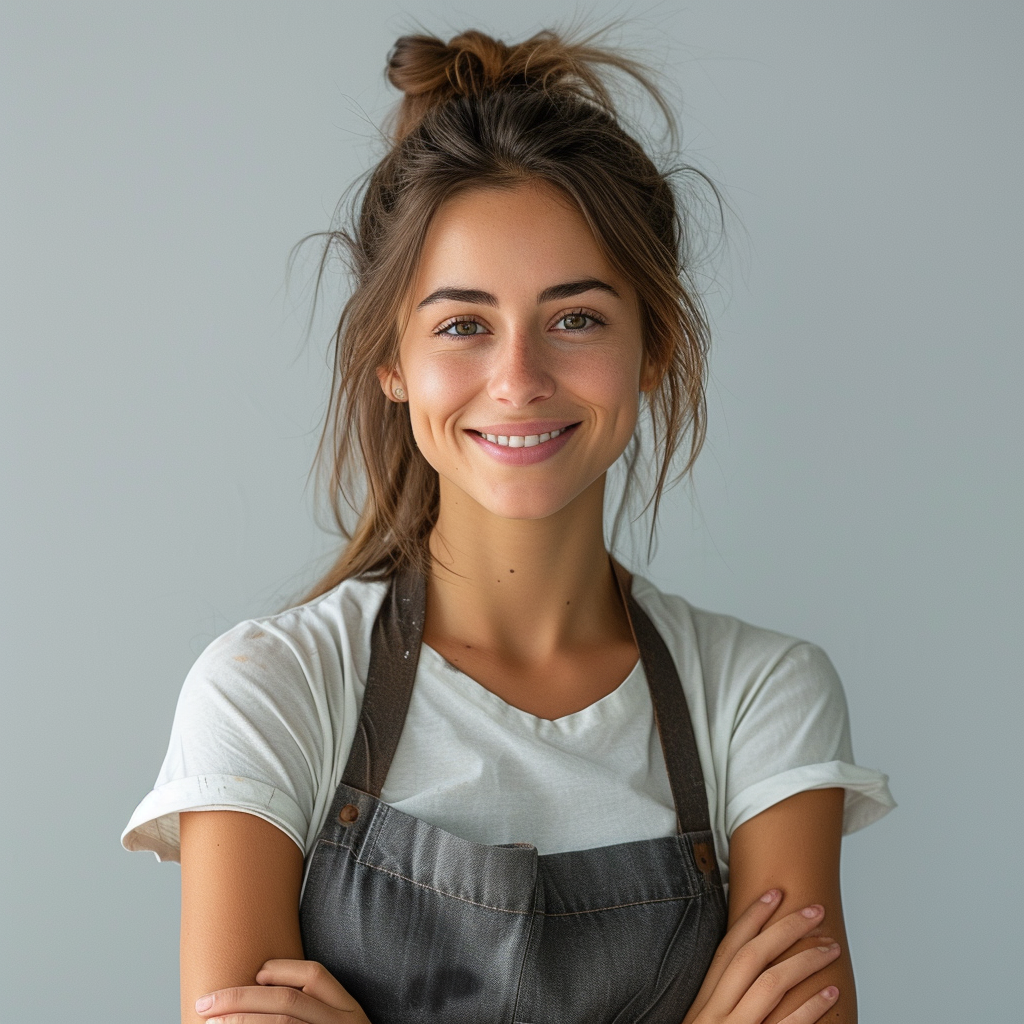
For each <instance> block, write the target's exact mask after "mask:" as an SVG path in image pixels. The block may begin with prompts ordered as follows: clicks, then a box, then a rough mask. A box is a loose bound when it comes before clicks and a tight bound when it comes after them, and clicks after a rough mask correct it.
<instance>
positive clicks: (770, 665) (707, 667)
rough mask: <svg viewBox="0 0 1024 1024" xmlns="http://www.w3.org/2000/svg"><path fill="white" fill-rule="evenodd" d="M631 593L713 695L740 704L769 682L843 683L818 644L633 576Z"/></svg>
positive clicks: (679, 661) (686, 670)
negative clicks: (698, 604) (712, 608)
mask: <svg viewBox="0 0 1024 1024" xmlns="http://www.w3.org/2000/svg"><path fill="white" fill-rule="evenodd" d="M633 594H634V596H635V597H636V600H637V602H638V603H639V604H640V605H641V607H642V608H643V609H644V610H645V611H646V612H647V614H648V615H649V616H650V617H651V621H652V622H653V623H654V625H655V626H656V627H657V629H658V631H659V632H660V633H661V635H662V637H663V638H664V640H665V643H666V645H667V646H668V648H669V651H670V652H671V654H672V656H673V659H674V660H675V662H676V665H677V667H678V669H679V672H680V675H681V676H683V675H684V674H685V675H689V676H690V677H691V678H692V677H693V676H694V675H696V676H697V677H699V679H700V682H701V684H702V687H701V688H702V689H703V690H704V691H705V693H706V695H707V697H708V698H709V699H710V700H715V699H716V697H717V698H725V697H728V698H729V700H728V702H729V703H731V704H734V705H741V704H742V703H743V702H744V701H745V700H746V699H749V698H751V697H752V696H753V695H754V694H755V693H757V692H758V691H759V690H760V689H762V688H763V687H764V686H766V685H768V684H772V685H774V686H779V685H783V686H785V685H787V684H788V685H790V686H792V685H793V684H794V683H799V682H801V681H802V682H803V683H805V684H809V685H810V687H811V688H812V689H820V690H822V691H824V690H828V691H835V690H836V688H837V687H838V688H839V691H840V692H841V685H840V683H839V678H838V676H837V675H836V672H835V669H834V667H833V666H832V663H831V661H830V660H829V658H828V655H827V654H826V653H825V652H824V651H823V650H822V649H821V648H820V647H819V646H817V645H816V644H814V643H810V642H808V641H806V640H802V639H800V638H799V637H794V636H790V635H788V634H786V633H780V632H778V631H777V630H773V629H767V628H765V627H763V626H756V625H753V624H751V623H749V622H745V621H743V620H742V619H738V618H736V617H735V616H733V615H725V614H722V613H720V612H713V611H708V610H707V609H704V608H698V607H696V606H694V605H692V604H690V602H689V601H687V600H686V599H685V598H683V597H680V596H679V595H677V594H669V593H665V592H664V591H662V590H660V589H658V587H656V586H655V585H654V584H653V583H651V582H650V581H649V580H647V579H644V578H643V577H641V576H635V577H634V583H633Z"/></svg>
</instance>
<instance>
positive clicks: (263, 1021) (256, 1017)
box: [206, 1013, 303, 1024]
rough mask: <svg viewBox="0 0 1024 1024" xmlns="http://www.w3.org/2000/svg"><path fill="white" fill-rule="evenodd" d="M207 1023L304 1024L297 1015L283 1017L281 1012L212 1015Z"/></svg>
mask: <svg viewBox="0 0 1024 1024" xmlns="http://www.w3.org/2000/svg"><path fill="white" fill-rule="evenodd" d="M206 1024H303V1022H302V1021H300V1020H297V1019H296V1018H295V1017H282V1016H281V1015H280V1014H279V1013H270V1014H267V1013H229V1014H228V1015H227V1016H226V1017H211V1018H210V1019H209V1020H208V1021H207V1022H206Z"/></svg>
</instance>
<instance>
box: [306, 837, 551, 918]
mask: <svg viewBox="0 0 1024 1024" xmlns="http://www.w3.org/2000/svg"><path fill="white" fill-rule="evenodd" d="M320 841H321V842H322V843H328V844H329V845H330V846H337V847H338V848H339V849H342V850H348V851H349V853H352V850H351V848H350V847H347V846H344V845H343V844H341V843H335V842H332V841H331V840H330V839H321V840H320ZM352 856H353V858H354V859H355V862H356V863H357V864H362V866H363V867H366V868H370V869H371V870H372V871H380V872H382V873H383V874H385V875H391V876H392V877H393V878H401V879H402V880H403V881H405V882H411V883H412V884H413V885H418V886H419V887H420V888H421V889H428V890H430V892H436V893H437V894H438V895H439V896H448V897H450V898H451V899H453V900H461V901H462V902H463V903H469V904H471V905H472V906H474V907H483V908H484V910H498V911H500V912H501V913H503V914H532V913H533V911H532V910H509V909H508V907H494V906H491V904H489V903H478V902H477V901H476V900H471V899H468V898H467V897H465V896H457V895H456V894H455V893H453V892H445V890H444V889H438V888H436V887H435V886H433V885H427V884H426V882H418V881H416V879H415V878H409V876H408V875H403V874H401V872H398V871H392V870H391V869H390V868H382V867H381V866H380V865H379V864H371V863H369V861H365V860H363V859H362V858H361V857H356V856H355V854H354V853H353V854H352Z"/></svg>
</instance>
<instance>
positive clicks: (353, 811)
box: [338, 804, 359, 825]
mask: <svg viewBox="0 0 1024 1024" xmlns="http://www.w3.org/2000/svg"><path fill="white" fill-rule="evenodd" d="M358 817H359V808H358V807H356V805H355V804H345V806H344V807H342V809H341V810H340V811H338V821H340V822H341V823H342V825H351V824H352V822H353V821H355V820H356V818H358Z"/></svg>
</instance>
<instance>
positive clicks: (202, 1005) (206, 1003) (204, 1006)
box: [196, 996, 213, 1013]
mask: <svg viewBox="0 0 1024 1024" xmlns="http://www.w3.org/2000/svg"><path fill="white" fill-rule="evenodd" d="M211 1006H213V996H200V997H199V998H198V999H197V1000H196V1013H202V1012H203V1010H208V1009H209V1008H210V1007H211Z"/></svg>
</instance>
